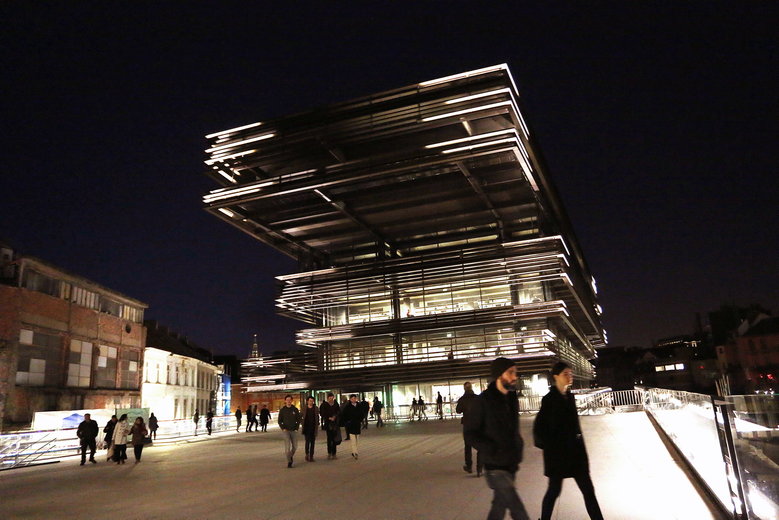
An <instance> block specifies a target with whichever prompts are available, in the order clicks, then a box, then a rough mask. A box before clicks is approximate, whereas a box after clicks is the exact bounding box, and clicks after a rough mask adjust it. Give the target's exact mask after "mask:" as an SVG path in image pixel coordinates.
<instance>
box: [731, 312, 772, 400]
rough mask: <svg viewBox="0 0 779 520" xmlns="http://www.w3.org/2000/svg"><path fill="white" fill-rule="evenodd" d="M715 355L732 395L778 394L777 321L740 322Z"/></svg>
mask: <svg viewBox="0 0 779 520" xmlns="http://www.w3.org/2000/svg"><path fill="white" fill-rule="evenodd" d="M717 355H718V362H719V365H720V369H721V371H722V372H723V373H724V374H726V375H727V377H728V379H729V385H730V390H731V392H732V393H734V394H741V393H747V394H751V393H753V392H758V393H760V392H777V391H779V317H771V316H768V315H765V314H761V315H759V316H757V317H756V318H755V319H754V320H752V321H749V320H744V322H743V323H742V324H741V326H739V328H738V330H737V331H736V335H735V337H734V338H733V339H732V340H731V341H728V342H727V343H725V344H724V345H720V346H718V347H717Z"/></svg>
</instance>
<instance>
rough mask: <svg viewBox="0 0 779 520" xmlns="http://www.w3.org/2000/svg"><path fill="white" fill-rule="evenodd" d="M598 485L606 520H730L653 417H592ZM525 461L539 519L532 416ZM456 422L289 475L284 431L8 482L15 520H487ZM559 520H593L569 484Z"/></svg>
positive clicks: (587, 427) (393, 431)
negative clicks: (675, 454) (674, 453)
mask: <svg viewBox="0 0 779 520" xmlns="http://www.w3.org/2000/svg"><path fill="white" fill-rule="evenodd" d="M581 422H582V427H583V430H584V435H585V439H586V441H587V445H588V450H589V453H590V459H591V469H592V476H593V481H594V482H595V488H596V492H597V495H598V498H599V500H600V502H601V507H602V509H603V512H604V515H605V517H606V519H607V520H658V519H663V520H674V519H680V520H681V519H685V520H710V519H711V520H720V519H719V517H718V516H716V513H713V512H712V509H710V508H709V506H708V505H707V502H706V501H705V500H704V499H703V498H702V497H701V494H700V493H699V492H698V491H697V490H696V488H695V486H694V485H693V484H692V483H691V481H690V480H689V478H688V477H687V476H686V474H685V472H684V471H683V470H682V469H681V468H680V467H679V465H677V463H676V461H675V460H674V459H673V458H672V457H671V455H669V452H668V451H667V450H666V448H665V446H664V445H663V443H662V442H661V440H660V438H659V437H658V434H657V433H656V432H655V430H654V428H653V427H652V425H651V423H650V422H649V420H648V419H647V417H646V415H645V414H644V413H643V412H635V413H623V414H613V415H605V416H584V417H581ZM521 424H522V433H523V437H524V438H525V442H526V450H525V462H524V463H523V464H522V467H521V468H520V472H519V474H518V483H517V488H518V490H519V493H520V496H521V497H522V498H523V500H524V501H525V504H526V506H527V509H528V511H529V513H530V515H531V518H533V520H535V519H536V518H537V517H538V516H539V514H540V505H541V498H542V496H543V493H544V490H545V487H546V478H544V477H543V463H542V460H541V452H540V450H537V449H536V448H534V447H533V446H532V442H531V438H532V437H531V434H530V431H531V426H532V417H527V416H523V417H522V419H521ZM461 439H462V437H461V434H460V424H459V421H456V420H447V421H443V422H441V421H437V420H432V419H431V420H430V421H427V422H422V423H413V424H409V423H400V424H398V425H388V426H387V427H386V428H383V429H381V430H377V429H375V428H374V427H373V424H371V427H370V429H368V430H367V432H365V433H364V434H363V435H362V436H361V437H360V459H359V460H358V461H355V460H352V458H351V457H349V455H348V443H344V444H343V445H342V446H341V447H340V448H341V449H340V451H341V453H342V454H341V455H340V456H339V458H338V460H335V461H328V460H327V454H326V450H325V446H324V436H321V435H320V437H319V438H318V439H317V448H316V449H317V454H318V457H317V462H314V463H307V462H305V461H304V459H303V453H302V451H303V442H302V440H301V442H300V443H299V452H298V453H299V456H298V457H296V461H295V462H296V463H295V467H294V468H292V469H287V468H286V463H285V460H284V456H283V448H282V442H281V440H280V439H279V437H278V434H277V432H274V431H269V432H268V433H253V432H252V433H243V432H242V433H240V434H234V433H230V434H221V435H219V436H215V437H213V438H206V437H203V436H198V437H197V438H196V439H193V442H189V443H185V444H182V445H169V446H155V447H151V448H148V449H147V450H146V451H145V452H144V458H143V462H142V463H140V464H138V465H136V464H133V461H132V453H131V452H132V450H131V449H130V450H128V451H129V452H130V453H129V457H130V460H128V464H126V465H124V466H116V465H115V464H108V463H106V462H105V458H104V457H100V458H99V460H100V462H99V463H98V464H97V465H90V464H88V465H87V466H84V467H81V466H79V465H78V460H77V459H71V460H67V461H63V462H60V463H57V464H51V465H45V466H37V467H30V468H22V469H18V470H12V471H4V472H0V513H1V514H0V516H2V518H4V519H22V518H23V519H37V518H41V519H46V520H50V519H51V518H57V519H65V518H79V519H83V518H91V519H96V518H122V519H123V520H131V519H140V518H143V519H173V518H175V519H187V520H199V519H217V518H229V519H250V518H252V519H258V520H271V519H272V520H282V519H296V520H299V519H304V520H308V519H311V520H321V519H323V518H328V519H338V520H350V519H354V520H357V519H370V520H383V519H386V520H390V519H391V520H399V519H425V520H435V519H447V520H449V519H461V520H466V519H467V520H471V519H481V518H485V517H486V513H487V511H488V509H489V503H490V500H491V496H492V495H491V491H490V490H489V489H488V488H487V486H486V484H485V482H484V479H483V478H476V477H475V476H474V475H475V474H474V475H468V474H466V473H465V472H464V471H463V470H462V440H461ZM554 518H555V519H556V520H564V519H565V520H571V519H580V518H582V519H583V518H586V513H585V511H584V504H583V502H582V500H581V496H580V495H579V492H578V489H577V488H576V485H575V483H573V481H570V480H567V481H566V482H565V485H564V487H563V494H562V496H561V497H560V500H559V501H558V506H557V508H556V510H555V516H554Z"/></svg>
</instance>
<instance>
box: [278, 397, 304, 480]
mask: <svg viewBox="0 0 779 520" xmlns="http://www.w3.org/2000/svg"><path fill="white" fill-rule="evenodd" d="M299 427H300V410H298V409H297V408H296V407H295V405H293V404H292V396H291V395H289V394H288V395H286V396H285V397H284V406H282V407H281V410H279V428H281V434H282V436H283V437H284V454H285V455H286V457H287V467H288V468H291V467H292V463H293V462H294V460H293V459H294V457H295V452H296V451H297V449H298V428H299Z"/></svg>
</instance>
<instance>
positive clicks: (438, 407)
mask: <svg viewBox="0 0 779 520" xmlns="http://www.w3.org/2000/svg"><path fill="white" fill-rule="evenodd" d="M435 414H436V415H437V416H438V419H439V420H441V421H443V420H444V396H442V395H441V392H438V395H437V396H436V398H435ZM423 418H424V420H427V419H428V417H427V404H425V400H424V398H423V397H422V396H421V395H420V396H419V400H417V398H416V397H414V398H413V399H411V409H410V410H409V420H410V421H414V420H418V421H421V420H422V419H423Z"/></svg>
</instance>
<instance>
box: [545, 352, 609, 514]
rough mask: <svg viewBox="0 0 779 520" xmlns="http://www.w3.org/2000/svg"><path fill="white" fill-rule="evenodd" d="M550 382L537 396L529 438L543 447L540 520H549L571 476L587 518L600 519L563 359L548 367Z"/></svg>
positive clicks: (569, 378) (571, 377)
mask: <svg viewBox="0 0 779 520" xmlns="http://www.w3.org/2000/svg"><path fill="white" fill-rule="evenodd" d="M552 377H553V378H554V385H552V387H551V388H550V389H549V393H548V394H546V395H545V396H544V397H543V399H541V410H539V412H538V415H537V416H536V420H535V423H533V439H534V442H535V444H536V446H537V447H538V448H541V449H542V450H544V475H546V476H547V477H548V478H549V484H548V487H547V489H546V494H545V495H544V499H543V502H542V504H541V520H551V518H552V511H553V510H554V505H555V502H556V501H557V497H559V496H560V491H562V489H563V479H566V478H573V479H574V480H575V481H576V484H577V485H578V486H579V490H580V491H581V492H582V496H583V497H584V505H585V507H586V508H587V514H588V515H589V516H590V519H591V520H603V514H602V513H601V510H600V506H599V505H598V499H597V498H596V497H595V487H594V486H593V485H592V479H591V478H590V467H589V460H588V458H587V449H586V448H585V446H584V438H583V437H582V430H581V427H580V425H579V414H578V413H577V411H576V399H575V398H574V395H573V394H572V393H571V391H570V388H571V385H572V384H573V372H572V371H571V367H570V366H568V364H566V363H565V362H563V361H560V362H558V363H556V364H555V365H554V366H553V367H552Z"/></svg>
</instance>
